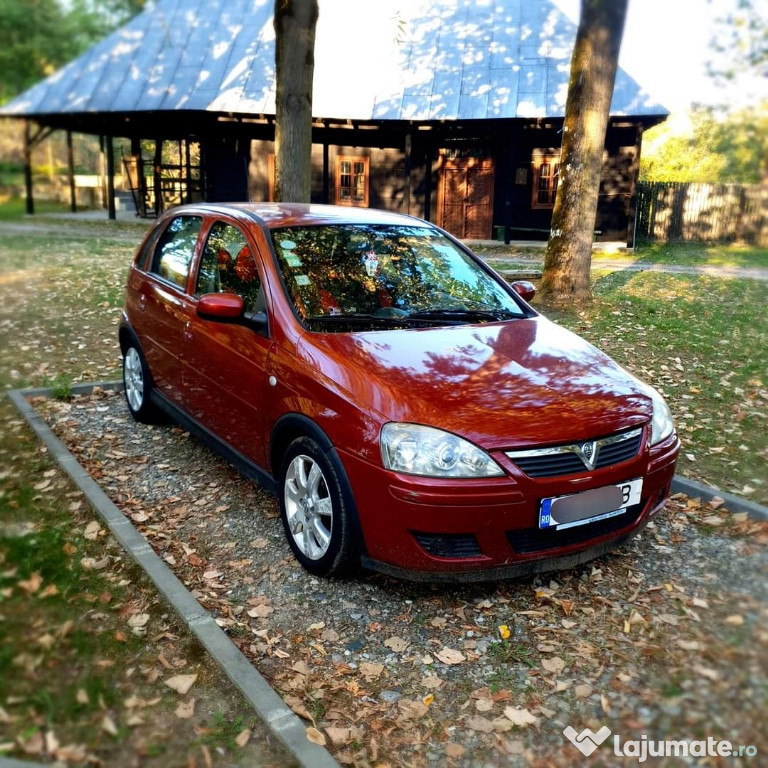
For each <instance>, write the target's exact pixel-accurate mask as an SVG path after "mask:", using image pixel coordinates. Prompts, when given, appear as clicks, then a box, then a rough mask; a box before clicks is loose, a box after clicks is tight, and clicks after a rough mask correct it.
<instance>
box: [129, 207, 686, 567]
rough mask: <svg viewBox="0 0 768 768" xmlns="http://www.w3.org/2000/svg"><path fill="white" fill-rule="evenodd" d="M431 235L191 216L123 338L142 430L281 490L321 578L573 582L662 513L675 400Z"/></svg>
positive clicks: (281, 219)
mask: <svg viewBox="0 0 768 768" xmlns="http://www.w3.org/2000/svg"><path fill="white" fill-rule="evenodd" d="M533 293H534V290H533V286H531V285H530V283H522V282H520V283H515V284H514V285H512V286H509V285H507V283H505V282H504V280H502V279H501V278H500V277H499V276H498V275H497V274H496V273H495V272H493V270H491V269H490V268H489V267H487V266H486V265H485V264H484V263H483V262H482V261H480V260H479V259H478V258H477V257H476V256H474V255H473V254H472V253H471V252H470V251H469V250H467V248H466V247H464V246H463V245H462V244H461V243H460V242H458V241H456V240H455V239H454V238H452V237H451V236H450V235H448V234H447V233H445V232H443V231H442V230H440V229H438V228H437V227H435V226H433V225H432V224H429V223H427V222H424V221H421V220H419V219H415V218H412V217H409V216H402V215H397V214H393V213H385V212H383V211H372V210H363V209H355V208H334V207H327V206H315V205H311V206H304V205H283V204H275V205H235V204H232V205H216V204H201V205H191V206H183V207H180V208H175V209H173V210H171V211H169V212H168V213H166V214H165V215H164V216H163V217H162V218H160V219H159V220H158V221H157V223H156V225H155V226H154V227H153V229H152V230H151V231H150V232H149V234H148V235H147V237H146V238H145V240H144V243H143V244H142V245H141V247H140V248H139V250H138V253H137V255H136V258H135V260H134V262H133V264H132V266H131V269H130V275H129V278H128V285H127V292H126V304H125V310H124V313H123V318H122V323H121V325H120V347H121V350H122V354H123V378H124V383H125V396H126V400H127V403H128V408H129V410H130V412H131V414H132V415H133V416H134V417H135V418H136V419H137V420H139V421H149V420H152V419H153V418H155V417H156V416H157V415H158V414H159V412H160V411H163V412H165V413H166V414H170V415H171V416H172V417H173V418H174V419H175V420H177V421H178V422H180V423H181V424H183V425H184V426H185V427H187V428H188V429H189V430H190V431H191V432H193V433H194V434H195V435H197V436H198V437H200V438H202V439H204V440H206V441H207V442H209V443H210V444H211V445H213V446H214V448H216V449H217V450H218V451H219V452H220V453H221V454H222V455H223V456H224V457H225V458H227V459H228V460H229V461H230V462H232V463H233V464H234V465H236V466H237V467H239V468H241V469H242V470H243V471H244V472H246V473H247V474H248V475H249V476H251V477H253V478H254V479H256V480H257V481H258V482H259V483H260V484H262V485H263V486H264V487H266V488H267V489H269V490H271V491H273V492H275V493H276V494H277V496H278V497H279V500H280V509H281V514H282V520H283V525H284V527H285V532H286V536H287V539H288V543H289V544H290V546H291V548H292V550H293V552H294V553H295V555H296V557H297V558H298V560H299V561H300V562H301V564H302V565H303V566H304V567H305V568H306V569H307V570H309V571H311V572H312V573H315V574H318V575H330V574H339V573H342V572H345V571H348V570H350V569H352V568H353V567H354V566H356V565H358V564H360V563H361V562H362V564H363V565H365V566H367V567H369V568H373V569H376V570H379V571H383V572H385V573H389V574H394V575H402V576H406V577H409V578H425V579H437V578H448V579H485V578H499V577H505V576H513V575H518V574H523V573H531V572H538V571H545V570H551V569H558V568H564V567H570V566H573V565H576V564H577V563H581V562H584V561H586V560H589V559H591V558H594V557H596V556H598V555H600V554H602V553H604V552H607V551H608V550H610V549H612V548H613V547H616V546H617V545H618V544H620V543H621V542H623V541H626V540H627V539H628V538H629V537H630V536H631V535H632V534H634V533H636V532H637V531H638V530H639V529H640V528H641V527H642V526H643V525H644V524H645V523H646V522H647V521H648V519H649V518H650V517H651V516H652V515H654V514H655V513H656V512H658V510H659V509H661V507H662V506H663V505H664V503H665V500H666V499H667V496H668V494H669V485H670V481H671V480H672V476H673V474H674V470H675V462H676V460H677V455H678V452H679V449H680V443H679V441H678V438H677V435H676V433H675V428H674V424H673V422H672V417H671V415H670V412H669V409H668V408H667V406H666V404H665V403H664V400H663V399H662V398H661V397H660V395H659V394H658V393H657V392H656V391H655V390H654V389H652V388H651V387H649V386H647V385H646V384H643V383H642V382H641V381H639V380H638V379H636V378H635V377H634V376H632V375H631V374H629V373H628V372H627V371H625V370H624V369H623V368H621V367H619V366H618V365H617V364H616V363H614V362H613V361H612V360H610V359H609V358H608V357H606V356H605V355H604V354H602V353H601V352H599V351H598V350H597V349H595V348H594V347H593V346H591V345H590V344H588V343H587V342H585V341H583V340H582V339H580V338H579V337H578V336H575V335H574V334H572V333H570V332H569V331H566V330H564V329H562V328H560V327H558V326H556V325H554V324H553V323H551V322H550V321H548V320H546V319H545V318H544V317H542V316H541V315H540V314H538V313H537V312H536V311H535V310H534V309H532V308H531V306H530V304H529V303H528V302H529V301H530V300H531V298H532V297H533Z"/></svg>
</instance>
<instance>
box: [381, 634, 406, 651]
mask: <svg viewBox="0 0 768 768" xmlns="http://www.w3.org/2000/svg"><path fill="white" fill-rule="evenodd" d="M384 645H385V646H386V647H387V648H390V649H391V650H393V651H394V652H395V653H402V652H403V651H404V650H405V649H406V648H407V647H408V646H409V645H410V643H409V642H408V641H407V640H403V638H402V637H397V635H395V636H394V637H390V638H388V639H387V640H385V641H384Z"/></svg>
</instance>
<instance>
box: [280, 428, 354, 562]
mask: <svg viewBox="0 0 768 768" xmlns="http://www.w3.org/2000/svg"><path fill="white" fill-rule="evenodd" d="M284 431H290V432H293V433H295V434H297V436H298V435H301V436H302V437H309V438H311V439H312V440H314V441H315V442H316V443H317V444H318V445H319V446H320V447H321V448H322V450H323V452H324V453H325V454H326V455H327V456H328V457H329V459H330V460H331V461H332V462H333V464H334V466H335V468H336V471H337V472H338V473H339V475H340V476H341V477H342V479H343V480H344V482H343V483H342V492H343V493H344V505H345V506H346V508H347V509H348V510H349V511H350V513H351V520H352V530H353V531H354V534H355V539H356V542H357V546H358V551H359V552H360V553H362V556H363V557H365V556H366V554H367V550H366V547H365V539H364V538H363V528H362V526H361V525H360V515H359V514H358V511H357V503H356V502H355V497H354V495H353V494H352V484H351V483H350V482H349V475H347V470H346V468H345V467H344V464H343V462H342V461H341V457H340V456H339V453H338V451H337V450H336V447H335V446H334V444H333V442H332V441H331V439H330V437H328V435H327V434H326V433H325V432H324V431H323V429H322V427H320V426H319V425H318V424H317V422H315V421H313V420H312V419H310V418H309V417H308V416H305V415H304V414H302V413H287V414H285V415H284V416H281V417H280V418H279V419H278V420H277V421H276V422H275V425H274V427H273V428H272V434H271V435H270V439H269V455H270V464H271V466H272V470H273V472H274V473H275V475H278V473H279V471H280V467H279V466H277V467H276V466H275V460H276V459H278V458H279V460H280V464H282V456H281V457H275V456H273V455H272V454H273V447H274V445H275V437H276V436H277V435H279V434H280V433H281V432H284ZM291 442H293V441H291ZM289 445H290V443H289ZM286 448H287V446H286ZM275 484H276V486H277V485H279V480H277V481H275ZM275 492H276V493H278V492H279V488H277V490H276V491H275Z"/></svg>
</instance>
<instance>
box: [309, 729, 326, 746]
mask: <svg viewBox="0 0 768 768" xmlns="http://www.w3.org/2000/svg"><path fill="white" fill-rule="evenodd" d="M307 738H308V739H309V740H310V741H311V742H312V743H313V744H317V745H318V746H320V747H324V746H325V736H323V734H322V733H320V731H318V730H317V728H314V727H313V726H311V725H310V726H309V728H307Z"/></svg>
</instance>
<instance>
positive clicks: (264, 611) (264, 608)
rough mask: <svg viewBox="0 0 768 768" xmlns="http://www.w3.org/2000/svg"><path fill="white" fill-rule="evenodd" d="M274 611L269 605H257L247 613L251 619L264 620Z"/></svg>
mask: <svg viewBox="0 0 768 768" xmlns="http://www.w3.org/2000/svg"><path fill="white" fill-rule="evenodd" d="M274 610H275V609H274V608H273V607H272V606H271V605H257V606H255V607H254V608H251V610H250V611H248V615H249V616H250V617H251V618H252V619H266V618H267V616H269V614H270V613H272V612H273V611H274Z"/></svg>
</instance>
